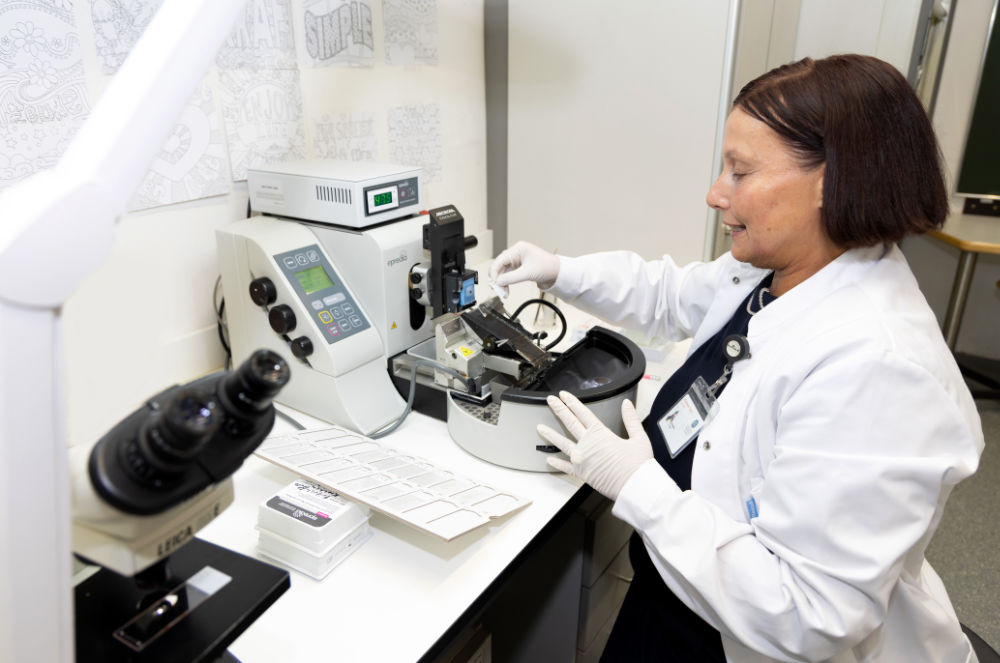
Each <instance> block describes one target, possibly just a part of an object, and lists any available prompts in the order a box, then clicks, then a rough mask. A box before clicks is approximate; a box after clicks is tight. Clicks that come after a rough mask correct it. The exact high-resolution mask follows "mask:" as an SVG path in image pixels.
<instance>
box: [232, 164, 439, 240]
mask: <svg viewBox="0 0 1000 663" xmlns="http://www.w3.org/2000/svg"><path fill="white" fill-rule="evenodd" d="M247 188H248V189H249V191H250V207H251V208H252V209H253V210H255V211H258V212H261V213H264V214H274V215H277V216H285V217H291V218H295V219H302V220H306V221H314V222H318V223H327V224H333V225H338V226H345V227H348V228H367V227H369V226H373V225H376V224H379V223H384V222H385V221H390V220H392V219H397V218H399V217H401V216H408V215H411V214H415V213H417V212H419V211H420V210H421V209H422V207H421V206H422V205H423V201H422V199H421V196H422V192H421V186H420V169H419V168H414V167H411V166H399V165H395V164H382V163H365V162H359V161H337V160H333V159H307V160H302V161H289V162H287V163H278V164H268V165H267V166H261V167H260V168H250V169H249V170H247Z"/></svg>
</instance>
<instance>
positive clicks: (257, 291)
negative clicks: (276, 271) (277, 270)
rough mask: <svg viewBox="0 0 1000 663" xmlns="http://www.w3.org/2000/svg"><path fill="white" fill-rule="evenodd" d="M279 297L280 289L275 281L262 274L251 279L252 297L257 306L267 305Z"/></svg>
mask: <svg viewBox="0 0 1000 663" xmlns="http://www.w3.org/2000/svg"><path fill="white" fill-rule="evenodd" d="M277 298H278V289H277V288H275V287H274V281H272V280H271V279H269V278H267V277H266V276H261V277H259V278H256V279H254V280H253V281H250V299H251V300H252V301H253V303H254V304H256V305H257V306H267V305H268V304H273V303H274V300H276V299H277Z"/></svg>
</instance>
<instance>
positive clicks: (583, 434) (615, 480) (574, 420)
mask: <svg viewBox="0 0 1000 663" xmlns="http://www.w3.org/2000/svg"><path fill="white" fill-rule="evenodd" d="M547 402H548V404H549V407H550V408H552V412H553V413H554V414H555V415H556V417H557V418H558V419H559V421H561V422H562V423H563V425H564V426H566V429H567V430H568V431H569V432H570V434H571V435H572V436H573V437H575V438H576V440H577V441H576V443H573V442H572V441H571V440H569V439H568V438H566V437H564V436H563V435H561V434H559V433H558V432H557V431H555V430H553V429H551V428H549V427H548V426H545V425H544V424H540V425H539V426H538V434H539V435H541V436H542V437H543V438H545V439H546V440H547V441H548V442H549V443H550V444H554V445H555V446H557V447H559V449H560V450H561V451H562V452H563V453H565V454H566V455H567V456H569V462H566V461H565V460H563V459H562V458H549V459H548V463H549V465H551V466H552V467H554V468H556V469H557V470H560V471H562V472H565V473H567V474H572V475H574V476H578V477H580V478H581V479H583V480H584V481H586V482H587V483H589V484H590V485H591V486H593V487H594V489H595V490H597V491H598V492H599V493H601V494H602V495H604V496H605V497H607V498H608V499H611V500H617V499H618V494H619V493H621V491H622V487H623V486H624V485H625V482H626V481H628V479H629V477H631V476H632V474H633V473H634V472H635V471H636V470H637V469H639V466H640V465H642V464H643V463H645V462H646V461H647V460H649V459H650V458H652V457H653V446H652V444H651V443H650V442H649V437H648V436H647V435H646V431H645V430H643V428H642V421H640V419H639V414H638V413H637V412H636V411H635V406H634V405H632V402H631V401H629V400H628V399H626V400H623V401H622V420H623V421H624V422H625V431H626V433H627V434H628V437H627V438H625V439H622V438H620V437H618V436H617V435H615V434H614V433H613V432H611V429H609V428H608V427H607V426H605V425H604V424H603V423H601V420H600V419H598V418H597V415H596V414H594V413H593V412H591V411H590V408H588V407H587V406H586V405H584V404H583V403H581V402H580V401H579V399H577V397H576V396H574V395H573V394H571V393H569V392H567V391H561V392H559V398H556V397H555V396H549V397H548V399H547Z"/></svg>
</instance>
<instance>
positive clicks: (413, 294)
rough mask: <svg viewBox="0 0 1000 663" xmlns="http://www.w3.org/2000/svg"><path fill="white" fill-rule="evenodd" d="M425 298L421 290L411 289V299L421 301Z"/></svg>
mask: <svg viewBox="0 0 1000 663" xmlns="http://www.w3.org/2000/svg"><path fill="white" fill-rule="evenodd" d="M423 296H424V291H423V290H421V289H420V288H411V289H410V299H420V298H421V297H423Z"/></svg>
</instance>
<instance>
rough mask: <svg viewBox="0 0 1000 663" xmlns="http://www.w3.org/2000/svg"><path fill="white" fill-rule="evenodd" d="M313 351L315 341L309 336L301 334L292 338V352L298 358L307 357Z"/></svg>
mask: <svg viewBox="0 0 1000 663" xmlns="http://www.w3.org/2000/svg"><path fill="white" fill-rule="evenodd" d="M312 353H313V342H312V341H310V340H309V337H308V336H299V337H298V338H293V339H292V354H293V355H294V356H295V358H296V359H305V358H306V357H308V356H309V355H311V354H312Z"/></svg>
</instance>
